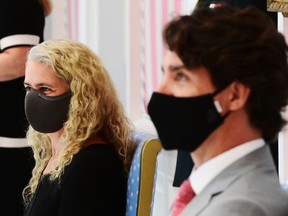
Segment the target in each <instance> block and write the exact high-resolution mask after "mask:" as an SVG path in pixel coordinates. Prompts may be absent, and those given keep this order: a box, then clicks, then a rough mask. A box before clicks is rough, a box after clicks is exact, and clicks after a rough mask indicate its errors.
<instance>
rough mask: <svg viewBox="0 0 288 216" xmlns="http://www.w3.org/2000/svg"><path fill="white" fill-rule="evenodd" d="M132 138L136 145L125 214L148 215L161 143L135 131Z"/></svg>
mask: <svg viewBox="0 0 288 216" xmlns="http://www.w3.org/2000/svg"><path fill="white" fill-rule="evenodd" d="M134 138H135V144H136V145H137V147H136V151H135V153H134V156H133V159H132V164H131V168H130V171H129V176H128V189H127V207H126V216H149V215H150V211H151V204H152V200H153V188H154V177H155V169H156V163H157V154H158V153H159V151H160V150H161V144H160V141H159V139H158V138H157V137H155V136H154V135H151V134H145V133H140V132H136V133H135V134H134Z"/></svg>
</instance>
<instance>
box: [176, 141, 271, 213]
mask: <svg viewBox="0 0 288 216" xmlns="http://www.w3.org/2000/svg"><path fill="white" fill-rule="evenodd" d="M263 164H264V165H267V166H266V168H267V169H271V168H273V169H274V168H275V166H274V164H273V160H272V157H271V154H270V152H269V148H268V146H267V145H265V146H264V147H262V148H260V149H258V150H256V151H254V152H251V153H250V154H248V155H246V156H245V157H243V158H241V159H239V160H237V161H236V162H234V163H233V164H231V165H230V166H228V167H227V168H226V169H224V170H223V171H222V172H221V173H220V174H219V175H218V176H216V177H215V178H214V179H213V180H212V182H210V183H209V184H208V185H207V186H206V188H205V189H204V190H203V191H202V192H201V193H200V194H198V195H197V196H195V197H194V199H193V200H192V201H191V202H190V203H189V204H188V205H187V207H186V208H185V209H184V210H183V212H182V214H181V216H194V215H198V214H199V213H200V212H201V211H202V210H203V209H205V208H206V207H207V206H208V205H209V203H210V202H211V201H212V200H213V198H214V197H216V196H218V195H220V194H221V193H223V192H224V191H225V189H226V188H228V187H230V185H232V184H233V182H235V181H236V180H237V179H239V178H240V177H242V176H243V175H245V173H246V172H248V171H250V170H251V169H258V168H263Z"/></svg>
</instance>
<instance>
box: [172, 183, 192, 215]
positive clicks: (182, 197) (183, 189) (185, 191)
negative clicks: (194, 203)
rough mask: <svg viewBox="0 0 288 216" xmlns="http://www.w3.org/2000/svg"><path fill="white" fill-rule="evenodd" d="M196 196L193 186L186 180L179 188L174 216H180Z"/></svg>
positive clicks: (174, 206) (173, 211)
mask: <svg viewBox="0 0 288 216" xmlns="http://www.w3.org/2000/svg"><path fill="white" fill-rule="evenodd" d="M194 196H195V192H194V191H193V189H192V187H191V184H190V182H189V180H188V179H186V180H184V181H183V182H182V184H181V186H180V188H179V191H178V194H177V197H176V199H175V202H174V205H173V209H172V214H171V215H172V216H179V215H180V213H181V211H182V210H183V209H184V207H185V206H186V205H187V204H188V203H189V202H190V201H191V199H192V198H193V197H194Z"/></svg>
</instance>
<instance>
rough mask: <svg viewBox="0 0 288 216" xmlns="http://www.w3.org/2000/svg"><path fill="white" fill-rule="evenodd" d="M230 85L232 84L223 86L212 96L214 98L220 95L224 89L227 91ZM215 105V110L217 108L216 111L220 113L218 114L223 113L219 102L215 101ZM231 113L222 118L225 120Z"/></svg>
mask: <svg viewBox="0 0 288 216" xmlns="http://www.w3.org/2000/svg"><path fill="white" fill-rule="evenodd" d="M229 85H230V84H228V85H225V86H223V87H222V88H219V89H217V90H216V91H215V92H214V93H213V94H212V97H213V98H214V97H215V96H216V95H217V94H219V93H220V92H222V91H223V90H224V89H226V88H227V87H228V86H229ZM214 105H215V108H216V110H217V111H218V113H219V114H220V113H222V111H223V109H222V107H221V105H220V103H219V101H217V100H214ZM230 113H231V111H229V112H227V113H226V114H225V115H223V116H222V118H223V119H225V118H226V117H227V116H228V115H229V114H230Z"/></svg>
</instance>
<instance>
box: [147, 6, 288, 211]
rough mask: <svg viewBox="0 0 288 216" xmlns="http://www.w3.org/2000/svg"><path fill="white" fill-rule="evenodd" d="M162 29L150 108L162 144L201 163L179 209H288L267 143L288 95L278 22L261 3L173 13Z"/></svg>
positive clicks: (275, 132)
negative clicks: (159, 71)
mask: <svg viewBox="0 0 288 216" xmlns="http://www.w3.org/2000/svg"><path fill="white" fill-rule="evenodd" d="M263 23H265V25H263ZM163 36H164V42H165V43H166V45H167V47H168V50H169V51H168V52H167V53H166V55H165V57H164V60H163V79H162V81H161V83H160V85H159V88H158V90H157V92H155V93H153V95H152V97H151V100H150V102H149V106H148V113H149V115H150V117H151V119H152V122H153V123H154V125H155V127H156V130H157V133H158V135H159V138H160V140H161V143H162V145H163V147H164V148H165V149H168V150H169V149H180V150H184V151H188V152H191V156H192V159H193V162H194V168H193V170H192V173H191V175H190V176H189V178H188V179H187V181H184V184H182V185H188V186H189V185H190V186H189V187H190V188H189V190H188V191H185V192H183V193H182V194H184V195H185V199H186V201H187V203H186V204H184V202H183V199H182V203H180V204H178V201H179V200H180V201H181V197H180V195H181V193H180V194H179V197H178V198H176V200H175V203H174V206H173V208H172V210H171V215H172V216H178V215H181V216H193V215H199V216H210V215H214V216H223V215H239V216H240V215H241V216H242V215H245V216H268V215H269V216H270V215H275V216H276V215H277V216H284V215H287V213H288V195H287V194H286V193H285V192H284V191H283V190H282V188H281V186H280V183H279V179H278V176H277V172H276V167H275V164H274V163H273V158H272V155H271V151H270V149H269V147H268V145H267V143H271V142H273V141H274V140H275V139H276V138H277V135H278V132H279V131H280V130H281V129H282V127H283V126H284V125H285V124H286V120H284V119H283V117H282V115H281V112H282V111H283V110H284V108H285V107H286V106H287V101H288V85H287V83H288V65H287V50H288V46H287V44H286V42H285V38H284V36H283V35H282V34H280V33H278V32H277V30H276V28H275V23H273V21H272V20H271V19H270V18H269V17H268V16H267V14H265V13H263V12H262V11H260V10H259V9H257V8H255V7H249V8H245V9H244V8H243V9H241V10H240V9H235V8H232V7H229V6H226V5H224V3H223V4H211V5H210V6H209V7H198V8H197V9H195V11H194V12H193V13H192V15H190V16H180V17H178V18H175V19H174V20H172V21H171V22H170V23H168V25H167V26H166V27H165V29H164V33H163ZM187 182H188V183H187ZM182 185H181V187H180V190H179V191H180V192H181V191H182V190H181V188H182ZM193 190H194V191H193ZM194 194H195V195H196V196H194ZM193 196H194V198H193ZM188 198H189V199H188ZM174 207H179V208H178V209H177V208H174ZM180 207H181V208H182V209H180Z"/></svg>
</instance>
